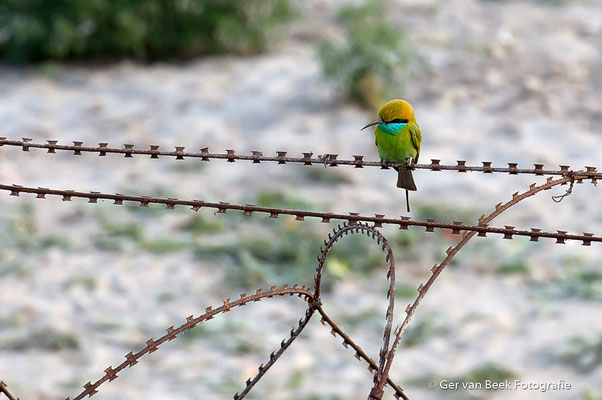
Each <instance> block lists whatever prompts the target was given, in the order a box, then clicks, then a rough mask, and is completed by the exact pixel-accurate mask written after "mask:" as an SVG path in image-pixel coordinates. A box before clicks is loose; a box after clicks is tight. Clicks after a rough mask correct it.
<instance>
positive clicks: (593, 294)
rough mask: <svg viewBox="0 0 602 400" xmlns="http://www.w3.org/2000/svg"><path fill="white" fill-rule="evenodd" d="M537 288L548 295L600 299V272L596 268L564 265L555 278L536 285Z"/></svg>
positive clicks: (601, 279) (601, 286)
mask: <svg viewBox="0 0 602 400" xmlns="http://www.w3.org/2000/svg"><path fill="white" fill-rule="evenodd" d="M537 289H538V290H539V291H540V292H541V293H543V295H544V296H548V297H559V298H577V299H581V300H598V301H600V300H602V272H600V271H598V270H596V269H582V268H579V267H566V268H564V269H563V270H562V271H561V272H560V273H559V275H558V276H557V277H556V278H555V279H553V280H551V281H549V282H545V283H542V284H540V285H538V288H537Z"/></svg>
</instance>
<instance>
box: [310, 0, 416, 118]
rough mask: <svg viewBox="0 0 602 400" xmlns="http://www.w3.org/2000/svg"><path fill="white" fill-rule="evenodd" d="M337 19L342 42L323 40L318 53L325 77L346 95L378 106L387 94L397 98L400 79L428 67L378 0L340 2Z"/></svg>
mask: <svg viewBox="0 0 602 400" xmlns="http://www.w3.org/2000/svg"><path fill="white" fill-rule="evenodd" d="M339 18H340V21H341V24H342V26H343V28H344V30H345V36H346V42H345V43H343V44H336V43H333V42H332V41H325V42H323V43H321V45H320V47H319V51H318V53H319V56H320V59H321V62H322V69H323V73H324V76H325V77H326V78H327V79H329V80H331V81H333V82H334V83H335V84H336V85H337V87H338V89H339V90H340V91H341V93H342V94H343V95H345V97H347V98H349V99H350V100H354V101H358V102H360V103H361V104H363V105H365V106H368V107H371V108H375V109H376V108H378V107H379V106H380V105H382V103H383V102H384V100H385V99H388V98H390V97H398V96H399V93H400V91H401V90H402V89H403V87H404V82H405V81H406V80H407V79H409V78H410V77H411V76H412V74H414V73H415V72H418V71H421V70H424V69H425V67H426V66H427V65H426V62H425V60H424V59H423V58H422V57H421V56H420V55H419V54H418V52H417V51H416V49H415V48H414V47H413V46H412V45H410V44H409V43H408V40H407V39H406V36H405V34H404V32H403V31H402V30H401V29H400V28H398V27H395V26H394V25H393V24H392V23H391V22H390V21H389V19H388V17H387V12H386V9H385V6H384V4H383V2H382V0H367V1H366V2H365V3H364V4H362V5H360V6H347V7H343V8H342V9H341V11H340V13H339Z"/></svg>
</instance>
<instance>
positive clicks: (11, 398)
mask: <svg viewBox="0 0 602 400" xmlns="http://www.w3.org/2000/svg"><path fill="white" fill-rule="evenodd" d="M0 393H2V394H4V395H5V396H6V397H7V398H8V400H19V398H18V397H14V396H13V395H12V394H10V392H9V391H8V388H7V387H6V383H4V381H0Z"/></svg>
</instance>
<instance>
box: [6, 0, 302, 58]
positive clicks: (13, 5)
mask: <svg viewBox="0 0 602 400" xmlns="http://www.w3.org/2000/svg"><path fill="white" fill-rule="evenodd" d="M295 14H296V12H295V9H294V8H293V5H292V2H291V1H290V0H246V1H237V0H187V1H172V0H88V1H80V0H0V58H1V59H4V60H5V61H8V62H16V63H22V62H39V61H44V60H64V59H91V58H113V57H131V58H135V59H139V60H145V61H152V60H168V59H172V58H189V57H193V56H197V55H202V54H219V53H236V54H253V53H258V52H263V51H265V50H266V49H267V48H268V47H269V45H270V44H271V43H272V42H273V41H274V40H275V39H276V38H277V37H278V33H279V31H280V28H281V27H282V25H283V24H284V23H286V22H288V21H290V20H291V19H292V18H293V17H294V16H295Z"/></svg>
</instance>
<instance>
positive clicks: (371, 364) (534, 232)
mask: <svg viewBox="0 0 602 400" xmlns="http://www.w3.org/2000/svg"><path fill="white" fill-rule="evenodd" d="M3 145H9V146H18V147H21V148H22V150H23V151H25V152H30V149H31V148H43V149H47V150H48V153H56V151H57V150H63V151H72V152H73V155H82V154H83V153H90V152H92V153H96V152H97V153H98V154H99V156H106V155H107V154H108V153H118V154H123V155H124V157H126V158H131V157H133V156H134V155H149V156H150V157H151V158H158V157H159V156H170V157H175V159H176V160H184V159H186V158H190V157H193V158H194V157H196V158H201V160H204V161H209V160H210V159H224V160H226V161H227V162H230V163H232V162H236V161H238V160H247V161H251V162H252V163H261V162H262V161H272V162H276V163H277V164H287V163H302V164H304V165H312V164H314V163H316V164H323V165H327V166H333V167H334V166H338V165H353V166H354V167H355V168H363V167H365V166H378V167H381V168H385V169H386V168H389V167H392V166H397V165H399V164H387V165H382V164H381V163H380V162H369V161H364V160H363V156H361V155H354V156H353V157H354V159H353V160H340V159H338V155H337V154H326V155H322V156H317V157H315V158H314V157H313V153H310V152H307V153H303V157H302V158H295V157H287V155H286V152H284V151H278V152H277V155H276V156H275V157H266V156H263V154H262V153H261V152H259V151H253V152H252V155H250V156H248V155H238V154H236V152H235V151H234V150H226V153H210V152H209V149H208V148H203V149H201V151H200V152H199V153H188V152H185V151H184V147H181V146H176V147H175V151H172V152H165V151H161V150H160V149H159V146H158V145H151V146H150V149H149V150H139V149H136V148H135V146H134V145H133V144H125V145H124V148H123V149H117V148H110V147H108V143H100V144H99V146H98V147H85V146H83V143H82V142H77V141H75V142H73V145H59V144H58V143H57V141H54V140H50V141H48V143H47V144H38V143H34V142H33V141H32V140H31V139H29V138H23V140H21V141H10V140H6V138H0V146H3ZM482 164H483V165H482V166H481V167H476V166H467V165H466V161H464V160H459V161H457V165H442V164H441V162H440V160H438V159H432V160H431V163H430V164H417V165H410V168H413V169H429V170H431V171H447V170H455V171H458V172H468V171H480V172H484V173H493V172H506V173H509V174H512V175H516V174H525V173H526V174H535V175H556V176H559V178H558V179H553V178H552V177H549V178H548V179H547V181H546V183H544V184H542V185H539V186H538V185H536V184H532V185H531V186H530V187H529V189H528V190H527V191H525V192H524V193H522V194H520V193H519V192H516V193H514V194H513V195H512V198H511V199H510V200H509V201H508V202H506V203H503V204H502V203H499V204H497V205H496V206H495V207H494V208H495V209H494V211H493V212H492V213H491V214H489V215H488V216H487V217H485V216H482V217H480V218H479V219H478V225H465V224H463V223H462V222H460V221H453V222H452V223H451V224H450V223H440V222H437V221H436V220H433V219H427V220H426V221H415V220H412V219H410V218H409V217H401V218H399V219H397V218H387V217H385V216H384V215H383V214H375V215H374V216H373V217H372V216H363V215H360V214H359V213H354V212H350V213H349V214H337V213H326V212H316V211H303V210H287V209H281V208H272V207H261V206H254V205H249V204H245V205H239V204H230V203H226V202H218V203H216V202H205V201H201V200H178V199H175V198H169V197H168V198H158V197H149V196H130V195H123V194H105V193H101V192H79V191H74V190H56V189H49V188H41V187H39V188H32V187H24V186H19V185H4V184H0V190H4V191H9V192H10V194H11V195H12V196H19V195H20V194H21V193H31V194H34V195H35V196H36V198H39V199H45V198H46V196H47V195H52V196H61V197H62V200H63V201H71V200H72V199H73V198H83V199H86V200H87V201H88V203H98V200H110V201H113V202H114V204H116V205H122V204H124V202H127V203H135V205H138V206H141V207H149V206H150V205H156V204H160V205H163V206H165V208H167V209H174V208H175V206H184V207H191V208H192V210H194V211H198V210H199V209H201V208H209V209H214V210H215V211H216V214H224V213H227V212H228V211H233V210H238V211H242V213H243V215H246V216H251V215H252V214H253V213H262V214H266V215H268V216H269V218H278V217H280V216H281V215H289V216H294V217H295V220H297V221H305V218H307V217H313V218H320V219H321V221H322V222H324V223H330V222H332V221H333V220H340V221H344V223H343V224H342V225H339V226H338V227H337V228H335V229H333V231H332V233H330V234H329V235H328V238H327V239H326V240H325V242H324V246H323V247H322V248H321V249H320V254H319V255H318V261H317V265H316V275H315V276H314V289H313V291H311V290H310V289H309V288H307V287H305V286H304V285H302V286H299V284H295V285H293V286H292V287H289V286H288V285H284V286H283V287H282V288H276V286H272V287H271V288H270V290H268V291H265V292H264V291H262V290H261V289H258V290H257V291H256V292H255V294H253V295H250V296H247V294H246V293H243V294H241V295H240V298H239V299H238V300H235V301H230V299H226V300H224V302H223V305H222V306H220V307H218V308H216V309H212V308H211V307H208V308H207V309H206V310H205V313H204V314H202V315H200V316H198V317H196V318H194V317H193V316H190V317H188V318H186V322H185V323H184V324H182V325H181V326H180V327H178V328H174V327H173V326H171V327H169V328H167V333H166V334H165V335H163V336H162V337H161V338H159V339H157V340H154V339H152V338H151V339H149V340H148V341H146V346H144V347H143V348H142V349H141V350H139V351H138V352H136V353H133V352H130V353H128V354H127V355H126V356H125V358H126V359H125V361H123V362H122V363H121V364H120V365H118V366H117V367H116V368H112V367H108V368H107V369H105V371H104V372H105V373H104V375H103V376H102V377H101V378H100V379H99V380H97V381H96V382H94V383H92V382H88V383H86V384H85V385H84V390H83V391H82V392H81V393H80V394H79V395H78V396H77V397H75V398H74V400H80V399H83V398H84V397H86V396H92V395H94V394H95V393H96V392H97V390H98V388H99V386H100V385H102V384H103V383H105V382H107V381H112V380H114V379H116V378H117V376H118V373H120V372H121V371H123V370H124V369H125V368H126V367H131V366H133V365H135V364H136V363H137V362H138V360H139V359H140V358H141V357H143V356H144V355H146V354H149V353H152V352H154V351H156V350H157V349H158V347H159V346H160V345H161V344H163V343H165V342H167V341H170V340H173V339H175V338H176V337H177V336H178V335H179V334H180V333H182V332H184V331H186V330H188V329H191V328H193V327H195V326H197V325H198V324H199V323H202V322H205V321H208V320H210V319H212V318H213V317H214V316H215V315H217V314H220V313H226V312H228V311H231V310H232V309H233V308H234V307H240V306H244V305H245V304H247V303H248V302H251V301H261V300H263V299H266V298H273V297H274V296H284V295H291V296H293V295H296V296H298V297H300V298H303V299H304V300H305V301H306V302H307V308H306V310H305V316H304V318H301V319H300V320H299V323H298V326H297V327H296V328H293V329H291V331H290V335H289V336H288V338H287V339H285V340H283V341H282V342H281V344H280V347H279V349H278V350H276V351H274V352H272V353H271V354H270V358H269V361H268V362H267V363H265V364H262V365H260V366H259V368H258V372H257V374H256V375H255V376H254V377H253V378H250V379H248V380H247V381H246V385H245V388H244V389H243V390H242V391H241V392H240V394H239V393H237V394H236V395H234V399H236V400H240V399H243V398H244V397H245V396H246V395H247V394H248V393H249V392H250V390H251V389H252V388H253V387H254V386H255V385H256V384H257V382H259V381H260V379H261V378H262V377H263V376H264V375H265V374H266V373H267V371H268V370H269V369H270V367H271V366H272V365H273V364H274V363H276V362H277V361H278V359H279V358H280V356H281V355H282V354H283V353H284V352H285V351H286V350H287V349H288V348H289V347H290V346H291V345H292V343H293V342H294V340H295V339H296V338H297V337H299V335H300V334H301V332H302V331H303V329H304V328H305V327H306V326H307V325H308V324H309V321H310V319H311V317H312V315H313V314H314V313H315V312H316V311H317V312H318V313H319V314H320V315H321V317H322V318H321V322H322V324H324V325H328V326H329V327H330V329H331V333H332V334H333V335H334V336H339V337H341V338H342V339H343V342H342V344H343V345H344V346H345V347H346V348H352V349H353V350H354V351H355V356H356V358H357V359H358V360H363V361H364V362H366V363H367V364H368V369H369V370H370V372H371V373H372V374H373V381H374V385H373V387H372V390H371V391H370V393H369V399H373V400H381V399H382V396H383V393H384V386H385V385H388V386H390V387H391V388H392V389H393V391H394V396H395V397H396V398H398V399H399V398H403V399H408V397H407V396H406V394H405V393H404V391H403V389H402V388H401V387H399V386H398V385H397V384H395V383H394V382H393V381H392V380H391V378H390V377H389V372H390V369H391V366H392V362H393V359H394V356H395V352H396V350H397V348H398V346H399V343H400V341H401V340H402V337H403V335H404V333H405V331H406V330H407V327H408V325H409V323H410V320H411V318H412V316H413V315H414V313H415V312H416V310H417V308H418V306H419V304H420V302H421V300H422V299H423V298H424V296H425V295H426V293H427V292H428V290H429V289H430V287H431V286H432V284H433V283H434V281H435V280H436V279H437V277H438V276H440V274H441V272H442V271H443V269H444V268H445V267H446V266H447V265H448V264H449V262H450V261H451V260H452V259H453V257H454V256H455V255H456V254H457V253H458V252H459V251H460V250H461V249H462V247H463V246H464V245H465V244H466V243H467V242H468V241H469V240H470V239H471V238H473V237H474V236H475V235H478V236H486V235H487V234H488V233H497V234H501V235H503V238H504V239H513V237H514V236H525V237H529V238H530V240H531V241H534V242H537V241H539V239H540V238H551V239H555V240H556V242H555V243H558V244H564V243H565V242H566V241H567V240H578V241H581V242H582V244H583V245H585V246H590V245H591V243H592V242H602V237H600V236H595V235H594V234H593V233H587V232H585V233H583V235H575V234H568V232H566V231H562V230H557V231H556V232H545V231H542V230H541V229H536V228H531V229H530V230H518V229H516V228H515V227H514V226H510V225H506V226H504V227H503V228H495V227H490V226H489V223H490V222H491V221H492V220H493V219H494V218H495V217H497V216H498V215H500V214H501V213H503V212H504V211H506V210H508V209H509V208H510V207H512V206H514V205H516V204H518V203H519V202H520V201H522V200H524V199H526V198H528V197H530V196H533V195H535V194H536V193H539V192H541V191H543V190H547V189H551V188H553V187H555V186H557V185H563V184H568V183H570V186H569V188H568V190H567V191H566V193H565V194H563V195H561V196H554V197H553V199H554V201H556V202H559V201H561V200H562V198H564V197H566V196H568V195H570V194H571V193H572V190H573V186H574V183H575V182H576V183H582V182H583V181H584V180H591V182H592V183H594V184H596V183H597V179H600V178H601V177H602V176H601V175H602V174H600V173H599V172H597V169H596V168H595V167H586V170H585V171H583V170H580V171H573V170H571V169H570V167H569V166H568V165H561V166H560V169H559V170H544V169H543V164H534V168H533V169H520V168H518V164H517V163H508V167H507V168H497V167H492V166H491V164H492V163H491V162H488V161H484V162H483V163H482ZM368 224H371V225H368ZM383 224H390V225H391V224H392V225H396V226H398V227H399V228H400V229H408V228H409V227H411V226H414V227H422V228H424V229H425V231H426V232H434V231H435V229H448V230H450V231H451V233H452V234H459V235H461V239H460V241H459V242H458V243H457V244H456V245H455V246H453V247H450V248H448V249H447V250H446V257H445V258H444V260H443V261H442V262H441V263H440V264H438V265H437V264H435V265H434V266H433V267H432V268H431V275H430V277H429V279H428V280H427V281H426V282H425V283H423V284H420V285H419V287H418V289H417V291H418V296H417V298H416V299H415V301H414V302H413V303H412V304H409V305H408V306H407V307H406V308H405V318H404V319H403V322H402V323H401V324H400V325H399V326H398V327H397V328H396V329H395V331H394V335H395V339H394V340H393V343H391V334H392V325H393V317H394V307H395V268H396V267H395V260H394V255H393V251H392V249H391V246H390V245H389V242H388V241H387V239H386V238H385V237H384V236H383V235H382V234H381V233H380V232H379V231H378V230H377V228H379V227H382V226H383ZM348 234H363V235H366V236H368V237H370V238H371V239H373V240H374V241H375V242H376V243H377V244H378V245H380V246H381V249H382V250H383V252H384V253H385V262H386V263H387V265H388V269H387V279H388V281H389V288H388V291H387V298H388V305H387V310H386V313H385V326H384V332H383V345H382V347H381V349H380V351H379V362H378V363H376V362H375V361H374V360H373V359H372V358H370V357H369V356H368V355H367V354H366V353H365V352H364V350H363V349H362V348H361V347H360V346H359V345H357V343H355V342H354V341H353V340H352V339H351V338H350V337H349V335H347V334H346V333H345V332H343V330H342V329H341V328H340V327H339V326H338V325H337V324H336V323H335V322H334V321H333V320H332V319H331V318H330V317H329V316H328V315H327V314H326V312H325V311H324V309H323V301H322V299H321V298H320V293H321V285H322V274H323V269H324V266H325V263H326V259H327V257H328V255H329V253H330V251H331V249H332V248H333V246H334V245H335V243H336V242H337V241H338V240H339V239H341V238H342V237H343V236H345V235H348ZM0 393H3V394H5V395H6V396H7V397H8V398H9V400H15V398H14V397H13V396H12V395H11V394H10V393H9V392H8V390H7V389H6V385H5V384H4V382H1V381H0ZM67 399H68V400H69V398H67Z"/></svg>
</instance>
